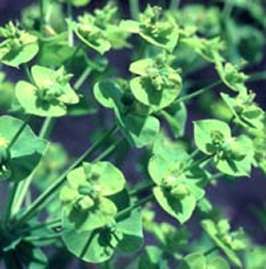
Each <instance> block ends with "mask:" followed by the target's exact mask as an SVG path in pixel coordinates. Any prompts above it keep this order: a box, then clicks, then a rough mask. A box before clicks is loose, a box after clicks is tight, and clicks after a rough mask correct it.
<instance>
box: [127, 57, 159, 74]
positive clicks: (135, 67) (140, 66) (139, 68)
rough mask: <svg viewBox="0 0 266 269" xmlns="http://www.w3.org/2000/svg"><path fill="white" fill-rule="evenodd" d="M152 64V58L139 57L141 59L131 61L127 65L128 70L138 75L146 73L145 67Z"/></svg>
mask: <svg viewBox="0 0 266 269" xmlns="http://www.w3.org/2000/svg"><path fill="white" fill-rule="evenodd" d="M153 64H154V60H153V59H150V58H147V59H141V60H138V61H135V62H133V63H131V64H130V66H129V71H130V72H131V73H133V74H136V75H139V76H145V75H147V69H148V68H149V67H150V66H153Z"/></svg>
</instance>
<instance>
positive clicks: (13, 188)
mask: <svg viewBox="0 0 266 269" xmlns="http://www.w3.org/2000/svg"><path fill="white" fill-rule="evenodd" d="M17 188H18V182H12V185H11V186H10V192H9V193H8V194H9V197H8V202H7V205H6V208H5V215H4V225H5V226H6V225H7V222H8V220H9V218H10V215H11V210H12V205H13V202H14V198H15V194H16V191H17Z"/></svg>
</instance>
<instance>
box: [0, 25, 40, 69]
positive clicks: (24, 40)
mask: <svg viewBox="0 0 266 269" xmlns="http://www.w3.org/2000/svg"><path fill="white" fill-rule="evenodd" d="M0 37H1V38H3V41H2V42H1V43H0V61H1V62H2V63H4V64H6V65H9V66H12V67H18V66H19V65H21V64H23V63H27V62H29V61H30V60H31V59H33V57H34V56H35V55H36V54H37V53H38V51H39V45H38V39H37V37H36V36H35V35H32V34H30V33H28V32H26V31H24V30H21V29H19V28H18V27H17V26H16V25H14V24H13V23H12V22H9V23H8V24H6V25H5V26H4V27H1V28H0Z"/></svg>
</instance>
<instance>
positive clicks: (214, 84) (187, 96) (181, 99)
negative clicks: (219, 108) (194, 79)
mask: <svg viewBox="0 0 266 269" xmlns="http://www.w3.org/2000/svg"><path fill="white" fill-rule="evenodd" d="M221 84H222V81H220V80H218V81H216V82H214V83H212V84H211V85H209V86H206V87H204V88H201V89H199V90H197V91H195V92H193V93H191V94H188V95H185V96H182V97H180V98H178V99H177V100H176V102H175V103H176V104H178V103H181V102H187V101H188V100H191V99H193V98H195V97H197V96H199V95H201V94H203V93H205V92H207V91H209V90H211V89H213V88H214V87H216V86H218V85H221Z"/></svg>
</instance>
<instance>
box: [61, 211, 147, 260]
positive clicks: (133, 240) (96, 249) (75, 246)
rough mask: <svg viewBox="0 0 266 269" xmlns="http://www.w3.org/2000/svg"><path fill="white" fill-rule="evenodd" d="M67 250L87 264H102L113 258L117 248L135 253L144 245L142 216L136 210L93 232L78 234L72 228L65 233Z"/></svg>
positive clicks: (64, 238)
mask: <svg viewBox="0 0 266 269" xmlns="http://www.w3.org/2000/svg"><path fill="white" fill-rule="evenodd" d="M63 240H64V243H65V244H66V247H67V249H68V250H69V251H70V252H71V253H73V254H74V255H76V256H77V257H79V258H80V259H81V260H83V261H86V262H93V263H100V262H104V261H106V260H108V259H110V258H111V257H112V255H113V254H114V252H115V250H116V249H117V248H119V249H121V250H122V251H126V252H128V251H135V250H136V249H138V248H139V247H140V246H141V245H142V244H143V234H142V225H141V215H140V212H139V210H134V211H133V212H131V214H130V215H129V216H126V217H123V219H119V220H117V222H114V221H110V222H109V223H108V225H107V226H105V227H102V228H100V229H97V230H94V231H91V232H82V233H77V232H76V231H75V230H73V229H71V228H66V229H65V230H64V232H63Z"/></svg>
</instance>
